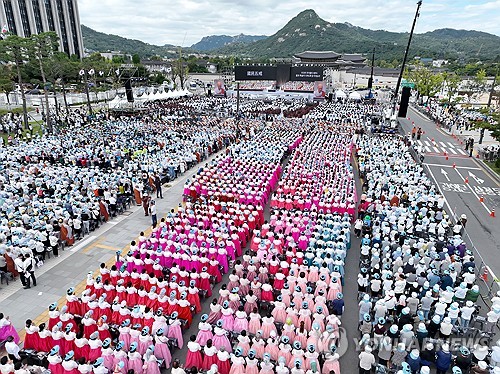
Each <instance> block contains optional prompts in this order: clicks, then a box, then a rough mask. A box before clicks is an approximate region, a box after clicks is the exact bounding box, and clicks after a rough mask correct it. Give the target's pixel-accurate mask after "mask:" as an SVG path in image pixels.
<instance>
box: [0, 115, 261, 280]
mask: <svg viewBox="0 0 500 374" xmlns="http://www.w3.org/2000/svg"><path fill="white" fill-rule="evenodd" d="M74 118H75V120H74V121H72V123H73V124H72V125H68V126H67V127H66V128H64V129H62V130H61V131H60V133H59V134H57V136H56V135H47V136H43V137H38V138H36V139H35V140H34V141H20V142H18V143H17V144H15V145H11V146H9V147H6V148H2V149H1V150H0V160H1V163H2V169H1V170H0V253H1V255H2V257H3V260H4V261H2V264H3V266H2V267H1V268H0V270H1V271H3V272H5V273H9V274H10V275H12V276H13V277H15V276H17V275H18V274H20V277H21V279H22V281H23V284H25V285H26V286H29V284H28V282H25V278H27V277H29V272H30V270H34V269H33V267H32V266H31V265H30V267H29V268H28V265H27V264H23V262H29V264H31V262H32V261H35V262H36V264H37V265H38V266H40V265H41V264H42V263H43V262H44V261H45V260H46V257H48V256H51V255H54V256H58V255H59V251H60V250H61V249H63V248H64V246H70V245H72V244H73V243H74V242H75V240H78V239H79V238H81V237H83V236H84V235H86V234H88V233H90V232H91V231H93V230H95V229H96V228H97V227H99V226H100V225H101V224H102V223H103V222H105V221H107V220H109V219H110V218H111V217H113V216H116V215H117V214H120V213H121V212H123V211H125V210H126V209H127V207H129V206H130V205H131V204H133V203H137V204H139V205H141V204H142V202H143V200H144V197H145V196H147V195H148V194H152V193H153V192H154V191H156V190H158V189H161V185H162V184H163V183H165V182H168V181H171V180H173V179H175V178H176V177H177V176H179V175H181V174H183V173H184V172H185V171H186V170H187V169H188V168H190V167H192V166H194V165H195V164H197V163H199V162H200V161H202V160H204V159H206V158H207V157H208V156H209V155H210V154H212V153H214V152H217V151H218V150H220V149H222V148H223V147H226V146H227V145H229V144H230V143H232V142H234V141H235V140H236V139H237V137H238V136H242V135H244V134H241V133H238V131H237V126H236V125H235V123H234V121H231V120H227V121H218V120H215V119H213V118H209V117H196V118H189V119H186V118H183V117H170V118H166V117H164V116H162V115H161V114H160V113H158V112H153V113H151V114H150V115H149V116H143V117H141V118H131V119H127V118H112V117H109V116H107V117H105V116H104V115H99V116H97V117H96V118H94V119H91V118H88V117H85V116H84V115H83V114H81V115H79V114H78V113H75V114H74ZM154 118H155V119H154ZM251 125H252V124H250V126H251ZM247 128H248V127H247ZM250 130H251V131H254V129H253V127H252V128H250V129H249V131H250ZM158 192H161V191H158ZM159 195H160V194H158V197H160V196H159ZM18 259H19V260H21V261H17V260H18Z"/></svg>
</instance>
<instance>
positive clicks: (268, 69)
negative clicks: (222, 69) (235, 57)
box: [234, 66, 276, 81]
mask: <svg viewBox="0 0 500 374" xmlns="http://www.w3.org/2000/svg"><path fill="white" fill-rule="evenodd" d="M234 78H235V80H236V81H275V80H276V66H235V67H234Z"/></svg>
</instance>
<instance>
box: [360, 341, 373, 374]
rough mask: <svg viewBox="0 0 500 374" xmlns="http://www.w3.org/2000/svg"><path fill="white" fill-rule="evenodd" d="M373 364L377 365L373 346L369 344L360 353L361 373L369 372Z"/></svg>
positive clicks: (366, 373) (367, 373)
mask: <svg viewBox="0 0 500 374" xmlns="http://www.w3.org/2000/svg"><path fill="white" fill-rule="evenodd" d="M373 365H375V356H374V355H373V353H372V349H371V347H370V346H368V345H367V346H366V347H365V350H364V351H363V352H361V353H360V354H359V374H369V373H370V371H371V369H372V366H373Z"/></svg>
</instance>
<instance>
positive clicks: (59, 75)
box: [45, 52, 80, 111]
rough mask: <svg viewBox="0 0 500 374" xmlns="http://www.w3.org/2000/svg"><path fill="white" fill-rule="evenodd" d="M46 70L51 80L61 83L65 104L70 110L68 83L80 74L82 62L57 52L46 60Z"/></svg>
mask: <svg viewBox="0 0 500 374" xmlns="http://www.w3.org/2000/svg"><path fill="white" fill-rule="evenodd" d="M45 65H46V66H45V72H46V74H47V77H48V79H49V80H51V81H53V82H57V83H58V84H59V85H61V91H62V94H63V98H64V106H65V108H66V111H68V100H67V98H66V83H67V82H69V81H70V80H71V79H72V78H74V77H76V76H78V71H79V70H80V62H79V61H78V62H75V61H73V60H72V59H70V58H68V55H67V54H66V53H63V52H56V53H55V54H54V56H53V57H52V58H51V59H50V60H49V61H46V64H45Z"/></svg>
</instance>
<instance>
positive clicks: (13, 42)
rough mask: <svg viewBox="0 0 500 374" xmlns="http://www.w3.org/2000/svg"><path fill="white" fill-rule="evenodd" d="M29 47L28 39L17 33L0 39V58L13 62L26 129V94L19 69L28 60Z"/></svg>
mask: <svg viewBox="0 0 500 374" xmlns="http://www.w3.org/2000/svg"><path fill="white" fill-rule="evenodd" d="M30 49H31V43H30V40H29V39H26V38H21V37H20V36H17V35H9V36H7V37H6V38H5V39H3V40H1V41H0V60H2V61H6V62H9V63H11V64H13V65H14V68H15V71H16V75H17V83H18V84H19V90H20V91H21V99H22V102H23V121H24V127H25V128H26V129H27V128H28V108H27V105H26V95H25V93H24V87H23V79H22V74H21V70H22V67H23V66H24V64H25V62H26V61H28V60H29V51H30Z"/></svg>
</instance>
